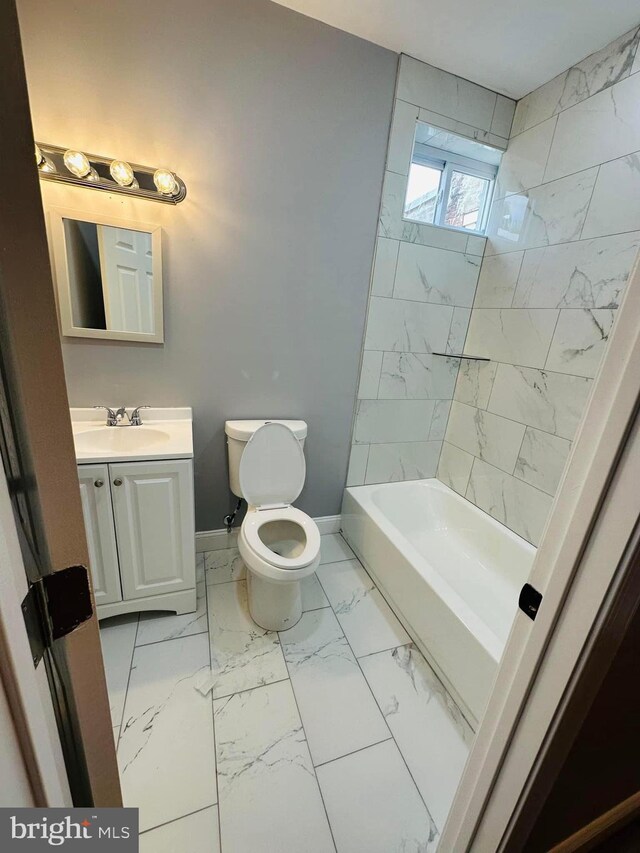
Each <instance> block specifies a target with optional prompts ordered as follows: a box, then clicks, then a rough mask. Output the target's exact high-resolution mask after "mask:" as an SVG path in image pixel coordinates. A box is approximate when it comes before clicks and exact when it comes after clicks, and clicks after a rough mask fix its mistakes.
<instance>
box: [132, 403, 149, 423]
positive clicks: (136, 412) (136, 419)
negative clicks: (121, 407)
mask: <svg viewBox="0 0 640 853" xmlns="http://www.w3.org/2000/svg"><path fill="white" fill-rule="evenodd" d="M150 408H151V406H137V407H136V408H135V409H134V410H133V411H132V412H131V414H130V415H129V420H130V421H131V426H142V418H141V417H140V409H150Z"/></svg>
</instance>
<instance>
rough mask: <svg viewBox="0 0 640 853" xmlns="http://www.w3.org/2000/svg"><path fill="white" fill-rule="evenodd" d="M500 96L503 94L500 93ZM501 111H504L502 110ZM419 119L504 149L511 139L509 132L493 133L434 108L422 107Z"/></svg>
mask: <svg viewBox="0 0 640 853" xmlns="http://www.w3.org/2000/svg"><path fill="white" fill-rule="evenodd" d="M498 97H499V98H500V97H502V96H501V95H498ZM496 109H497V104H496ZM500 111H501V112H502V110H500ZM418 119H419V121H423V122H425V123H426V124H430V125H433V126H434V127H441V128H442V129H443V130H451V131H453V132H454V133H457V134H458V136H466V137H467V139H473V140H475V141H476V142H482V143H484V144H485V145H492V146H493V147H494V148H501V149H503V150H504V149H505V148H506V147H507V142H508V139H509V136H508V134H507V135H506V136H505V135H503V134H497V133H491V132H490V131H488V130H482V129H480V128H477V127H473V125H471V124H465V123H464V122H463V121H456V120H455V119H452V118H448V117H447V116H443V115H440V113H434V112H433V111H432V110H427V109H424V108H423V107H421V108H420V112H419V114H418Z"/></svg>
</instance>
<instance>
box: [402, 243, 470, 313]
mask: <svg viewBox="0 0 640 853" xmlns="http://www.w3.org/2000/svg"><path fill="white" fill-rule="evenodd" d="M480 262H481V258H480V257H478V255H466V254H462V253H461V252H449V251H447V250H446V249H434V248H433V247H432V246H419V245H417V244H415V243H401V244H400V252H399V254H398V265H397V267H396V280H395V287H394V290H393V295H394V297H395V298H396V299H411V300H414V301H416V302H435V303H437V304H440V305H460V306H462V307H466V308H470V307H471V306H472V304H473V295H474V293H475V289H476V282H477V281H478V274H479V272H480Z"/></svg>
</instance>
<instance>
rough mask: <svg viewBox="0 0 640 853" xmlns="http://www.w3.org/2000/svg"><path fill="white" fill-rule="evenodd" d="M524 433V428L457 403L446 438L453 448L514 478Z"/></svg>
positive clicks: (452, 411)
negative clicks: (488, 463) (469, 454)
mask: <svg viewBox="0 0 640 853" xmlns="http://www.w3.org/2000/svg"><path fill="white" fill-rule="evenodd" d="M524 430H525V428H524V426H523V425H522V424H517V423H515V422H514V421H510V420H507V419H506V418H501V417H499V416H498V415H493V414H491V413H490V412H485V411H483V410H482V409H476V408H475V407H474V406H467V405H465V404H464V403H458V402H457V401H456V400H454V401H453V404H452V406H451V415H450V416H449V423H448V425H447V433H446V435H447V441H448V442H449V443H450V444H455V446H456V447H459V448H460V449H461V450H466V451H467V453H471V454H473V456H477V457H478V458H479V459H484V460H485V462H490V463H491V464H492V465H495V466H496V467H497V468H502V470H503V471H507V472H508V473H509V474H511V473H513V469H514V466H515V464H516V460H517V458H518V451H519V450H520V445H521V444H522V439H523V436H524Z"/></svg>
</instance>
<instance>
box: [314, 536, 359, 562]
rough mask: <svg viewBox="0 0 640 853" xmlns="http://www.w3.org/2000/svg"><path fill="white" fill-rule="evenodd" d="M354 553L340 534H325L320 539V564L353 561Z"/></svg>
mask: <svg viewBox="0 0 640 853" xmlns="http://www.w3.org/2000/svg"><path fill="white" fill-rule="evenodd" d="M354 556H355V555H354V553H353V551H352V550H351V548H350V547H349V546H348V545H347V543H346V541H345V540H344V539H343V537H342V535H341V534H340V533H325V534H324V536H321V537H320V562H321V563H338V562H340V560H353V559H354Z"/></svg>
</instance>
